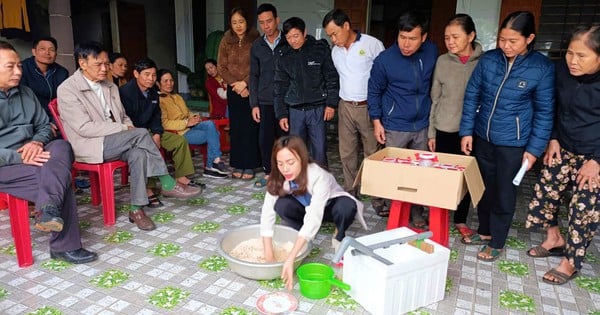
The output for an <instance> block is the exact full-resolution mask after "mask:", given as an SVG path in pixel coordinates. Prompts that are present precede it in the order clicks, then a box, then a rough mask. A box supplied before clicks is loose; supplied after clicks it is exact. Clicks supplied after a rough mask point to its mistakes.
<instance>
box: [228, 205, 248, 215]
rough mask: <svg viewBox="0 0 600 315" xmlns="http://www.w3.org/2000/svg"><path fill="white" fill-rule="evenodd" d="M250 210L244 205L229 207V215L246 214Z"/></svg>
mask: <svg viewBox="0 0 600 315" xmlns="http://www.w3.org/2000/svg"><path fill="white" fill-rule="evenodd" d="M248 210H250V209H249V208H248V207H246V206H244V205H233V206H229V207H227V213H229V214H245V213H246V212H248Z"/></svg>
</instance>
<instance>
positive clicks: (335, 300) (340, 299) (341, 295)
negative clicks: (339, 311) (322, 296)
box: [325, 287, 358, 310]
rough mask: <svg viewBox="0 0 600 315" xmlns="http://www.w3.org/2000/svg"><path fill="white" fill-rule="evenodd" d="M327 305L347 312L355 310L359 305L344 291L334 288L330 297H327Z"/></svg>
mask: <svg viewBox="0 0 600 315" xmlns="http://www.w3.org/2000/svg"><path fill="white" fill-rule="evenodd" d="M325 303H327V304H329V305H333V306H337V307H340V308H343V309H346V310H355V309H356V306H358V303H357V302H356V301H355V300H353V299H352V298H351V297H350V296H349V295H348V294H347V293H346V292H344V291H343V290H341V289H339V288H337V287H332V288H331V292H330V293H329V296H327V300H325Z"/></svg>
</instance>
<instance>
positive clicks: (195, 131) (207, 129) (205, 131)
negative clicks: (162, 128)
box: [183, 120, 221, 167]
mask: <svg viewBox="0 0 600 315" xmlns="http://www.w3.org/2000/svg"><path fill="white" fill-rule="evenodd" d="M183 136H184V137H185V139H187V141H188V143H190V144H205V143H206V144H207V150H206V151H207V153H206V155H208V157H207V159H206V167H212V166H213V161H214V160H215V159H216V158H218V157H221V142H220V141H219V131H217V128H216V127H215V124H214V123H213V122H212V121H210V120H205V121H203V122H201V123H199V124H197V125H196V126H194V127H192V128H190V130H188V131H187V132H186V133H184V134H183Z"/></svg>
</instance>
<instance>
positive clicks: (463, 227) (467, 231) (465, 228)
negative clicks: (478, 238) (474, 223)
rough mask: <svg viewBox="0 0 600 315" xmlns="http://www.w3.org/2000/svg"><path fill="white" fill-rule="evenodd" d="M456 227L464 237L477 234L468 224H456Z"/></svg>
mask: <svg viewBox="0 0 600 315" xmlns="http://www.w3.org/2000/svg"><path fill="white" fill-rule="evenodd" d="M454 228H456V229H457V230H458V232H459V233H460V235H461V236H462V238H463V239H464V238H465V237H471V236H473V234H475V232H473V230H471V229H470V228H469V227H468V226H466V225H461V226H454Z"/></svg>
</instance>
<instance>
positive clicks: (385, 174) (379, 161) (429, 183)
mask: <svg viewBox="0 0 600 315" xmlns="http://www.w3.org/2000/svg"><path fill="white" fill-rule="evenodd" d="M416 153H429V152H426V151H418V150H409V149H401V148H385V149H383V150H380V151H377V152H375V153H373V154H372V155H370V156H369V157H367V158H366V159H365V160H364V161H363V163H362V165H361V169H360V170H359V175H358V176H357V177H356V181H355V182H354V185H357V184H358V183H360V185H361V186H360V188H361V189H360V192H361V194H364V195H370V196H376V197H381V198H388V199H392V200H401V201H405V202H410V203H414V204H420V205H424V206H435V207H440V208H443V209H448V210H456V207H457V206H458V204H459V203H460V201H461V200H462V198H463V196H464V195H465V194H466V193H467V191H468V192H470V193H471V200H472V203H473V206H474V207H475V206H477V203H478V202H479V200H481V196H482V195H483V191H484V189H485V188H484V185H483V179H482V178H481V174H480V172H479V167H478V166H477V161H476V160H475V158H474V157H471V156H465V155H455V154H445V153H436V154H437V157H438V160H439V163H441V164H449V165H459V166H462V167H464V170H455V169H442V168H435V167H425V166H419V165H414V163H413V164H406V163H392V162H384V161H383V160H384V159H386V160H389V159H390V158H398V159H402V160H406V159H407V158H411V159H415V154H416Z"/></svg>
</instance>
